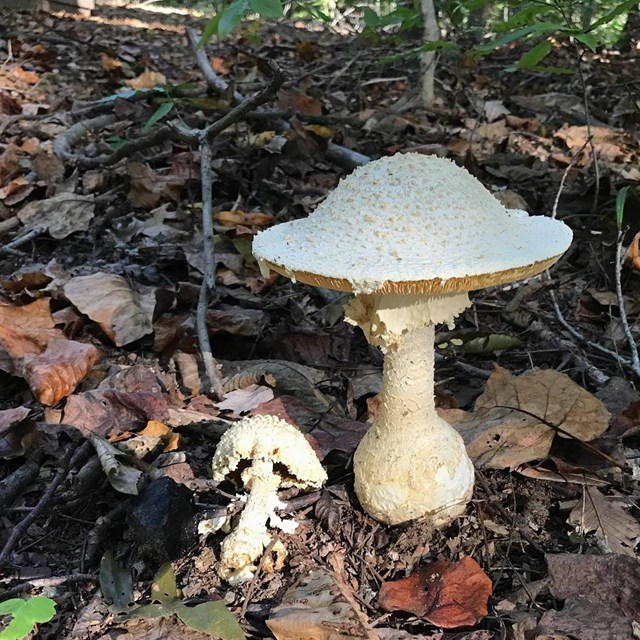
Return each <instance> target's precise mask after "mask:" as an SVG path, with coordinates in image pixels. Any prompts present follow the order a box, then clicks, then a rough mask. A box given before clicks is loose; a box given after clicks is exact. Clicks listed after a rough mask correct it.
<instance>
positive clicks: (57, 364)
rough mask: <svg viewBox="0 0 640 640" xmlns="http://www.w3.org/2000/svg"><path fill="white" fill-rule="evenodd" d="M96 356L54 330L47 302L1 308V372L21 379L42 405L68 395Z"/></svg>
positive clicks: (94, 350)
mask: <svg viewBox="0 0 640 640" xmlns="http://www.w3.org/2000/svg"><path fill="white" fill-rule="evenodd" d="M99 357H100V356H99V354H98V350H97V349H96V348H95V347H93V346H92V345H88V344H82V343H80V342H74V341H72V340H68V339H67V338H66V337H65V336H64V334H63V333H62V331H60V330H59V329H56V328H55V327H54V324H53V319H52V317H51V312H50V311H49V301H48V300H47V299H44V298H42V299H40V300H36V301H35V302H32V303H31V304H28V305H25V306H23V307H11V306H8V305H3V306H0V369H3V370H4V371H7V372H9V373H11V374H12V375H17V376H21V377H23V378H24V379H25V380H26V381H27V382H28V384H29V386H30V387H31V390H32V391H33V392H34V394H35V395H36V396H37V397H38V400H40V402H42V404H46V405H52V404H56V403H57V402H59V401H60V400H61V399H62V398H64V397H66V396H68V395H69V394H70V393H71V392H72V391H73V390H74V389H75V388H76V386H77V385H78V383H79V382H80V381H81V380H82V379H83V378H84V377H85V376H86V375H87V373H88V372H89V370H90V369H91V368H92V367H93V366H94V365H95V364H96V362H97V361H98V360H99Z"/></svg>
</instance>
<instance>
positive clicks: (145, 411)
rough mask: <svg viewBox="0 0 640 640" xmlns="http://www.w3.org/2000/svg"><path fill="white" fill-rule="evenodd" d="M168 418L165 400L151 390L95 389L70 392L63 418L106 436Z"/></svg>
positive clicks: (66, 421) (86, 430) (134, 429)
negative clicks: (150, 391)
mask: <svg viewBox="0 0 640 640" xmlns="http://www.w3.org/2000/svg"><path fill="white" fill-rule="evenodd" d="M168 418H169V411H168V407H167V403H166V400H164V398H159V397H158V396H157V395H155V394H153V393H147V392H143V391H137V392H127V391H118V390H116V389H96V390H94V391H85V392H83V393H77V394H75V395H72V396H71V397H70V398H69V399H68V400H67V404H66V406H65V409H64V418H63V421H64V422H65V423H66V424H70V425H73V426H74V427H76V428H78V429H80V431H82V432H83V433H96V434H97V435H100V436H109V435H112V434H118V433H122V432H123V431H137V430H138V429H140V428H141V427H142V426H143V425H145V424H147V422H148V421H149V420H159V421H160V422H164V421H166V420H168Z"/></svg>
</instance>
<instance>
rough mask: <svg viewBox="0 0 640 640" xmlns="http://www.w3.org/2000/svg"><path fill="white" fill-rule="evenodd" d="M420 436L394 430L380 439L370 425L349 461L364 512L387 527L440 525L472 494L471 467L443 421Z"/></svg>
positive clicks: (458, 440)
mask: <svg viewBox="0 0 640 640" xmlns="http://www.w3.org/2000/svg"><path fill="white" fill-rule="evenodd" d="M433 420H434V421H436V422H437V424H433V425H430V428H429V429H425V430H424V434H423V436H422V437H416V434H415V433H414V436H413V437H411V438H408V437H407V432H406V431H404V430H402V429H398V430H394V431H390V432H386V433H385V437H384V438H381V437H380V429H379V428H377V427H376V425H375V424H374V425H373V426H372V427H371V429H370V430H369V432H368V433H367V434H366V435H365V437H364V438H363V440H362V442H361V443H360V445H359V447H358V449H357V450H356V453H355V457H354V472H355V490H356V494H357V495H358V499H359V500H360V503H361V504H362V507H363V508H364V510H365V511H366V512H367V513H368V514H369V515H370V516H372V517H373V518H375V519H376V520H379V521H380V522H384V523H385V524H389V525H397V524H402V523H403V522H408V521H410V520H417V519H422V520H423V521H424V522H425V524H426V525H427V526H429V527H432V528H437V527H443V526H446V525H447V524H449V523H450V522H451V521H453V520H454V519H455V518H457V517H458V516H460V515H461V514H462V513H464V511H465V508H466V506H467V503H468V502H469V500H470V499H471V494H472V493H473V482H474V470H473V463H472V462H471V460H470V459H469V456H468V455H467V452H466V450H465V446H464V442H463V441H462V438H461V437H460V436H459V435H458V433H457V432H456V431H455V430H454V429H453V428H452V427H451V426H450V425H449V424H448V423H447V422H445V421H444V420H442V418H440V417H439V416H434V418H433Z"/></svg>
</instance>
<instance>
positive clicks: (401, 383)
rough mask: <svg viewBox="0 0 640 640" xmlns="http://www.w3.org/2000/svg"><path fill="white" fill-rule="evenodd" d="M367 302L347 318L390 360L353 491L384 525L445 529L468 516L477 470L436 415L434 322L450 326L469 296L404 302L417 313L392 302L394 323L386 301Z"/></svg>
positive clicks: (355, 305) (356, 461) (457, 438)
mask: <svg viewBox="0 0 640 640" xmlns="http://www.w3.org/2000/svg"><path fill="white" fill-rule="evenodd" d="M363 297H365V296H361V298H363ZM366 302H367V301H366V300H364V301H363V300H361V301H360V302H355V303H350V306H349V307H348V308H347V309H346V312H347V314H348V315H349V317H350V318H351V320H352V321H355V320H356V319H357V322H358V324H359V325H360V326H363V325H364V326H365V327H367V329H368V330H365V334H366V335H367V337H368V338H369V340H370V341H372V342H373V341H375V343H376V344H379V345H381V346H382V347H383V350H384V351H385V358H384V369H383V389H382V392H381V394H380V400H381V402H380V408H379V410H378V413H377V415H376V416H375V419H374V422H373V424H372V426H371V428H370V429H369V431H368V432H367V434H366V435H365V437H364V438H363V439H362V442H361V443H360V445H359V446H358V449H357V450H356V453H355V456H354V472H355V489H356V493H357V495H358V498H359V499H360V502H361V504H362V506H363V507H364V509H365V511H367V513H369V515H371V516H372V517H374V518H376V520H380V521H381V522H385V523H386V524H401V523H402V522H407V521H409V520H415V519H417V518H425V519H426V521H427V524H430V525H431V526H433V527H438V526H442V525H444V524H447V523H448V522H450V521H451V520H453V519H454V518H456V517H457V516H459V515H460V514H461V513H462V512H463V511H464V509H465V507H466V504H467V502H468V501H469V499H470V498H471V493H472V491H473V480H474V471H473V464H472V462H471V460H470V459H469V456H468V455H467V452H466V450H465V446H464V442H463V441H462V438H461V437H460V435H459V434H458V433H457V432H456V431H455V430H454V429H453V428H452V427H451V426H450V425H449V424H448V423H447V422H445V421H444V420H443V419H442V418H440V416H438V414H437V412H436V409H435V402H434V346H433V342H434V334H435V329H434V324H433V323H434V322H442V321H445V322H451V321H452V320H453V318H454V316H455V315H456V314H457V313H459V312H460V311H461V310H462V309H464V308H465V307H466V306H467V305H468V298H467V296H466V295H465V296H449V297H447V296H444V297H441V298H438V299H436V298H433V297H431V298H429V297H423V298H422V300H415V299H410V298H409V297H408V296H407V297H405V302H407V303H409V302H411V304H412V309H413V310H414V311H412V312H409V311H408V310H407V309H406V308H405V310H404V311H405V312H404V315H401V314H400V312H399V307H400V305H399V304H395V303H394V304H393V305H391V306H392V307H394V312H395V317H391V318H390V317H389V316H388V314H389V312H390V308H389V306H390V305H389V302H390V301H389V300H387V301H386V304H385V303H384V301H383V302H381V301H380V300H378V302H377V303H376V304H375V305H373V306H372V305H370V304H366ZM396 302H397V301H396ZM416 308H417V309H419V310H420V311H422V312H423V313H415V309H416ZM363 309H366V313H363ZM400 318H404V319H403V320H400ZM401 321H402V322H404V325H403V328H400V327H399V326H398V323H399V322H401ZM394 322H395V323H396V330H394V331H389V326H390V325H391V324H393V323H394Z"/></svg>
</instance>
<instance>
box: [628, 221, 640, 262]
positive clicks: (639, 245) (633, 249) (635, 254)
mask: <svg viewBox="0 0 640 640" xmlns="http://www.w3.org/2000/svg"><path fill="white" fill-rule="evenodd" d="M626 262H627V264H628V265H629V266H630V267H633V268H634V269H635V270H636V271H640V231H638V233H636V235H635V236H633V240H631V244H630V245H629V248H628V249H627V256H626Z"/></svg>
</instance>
